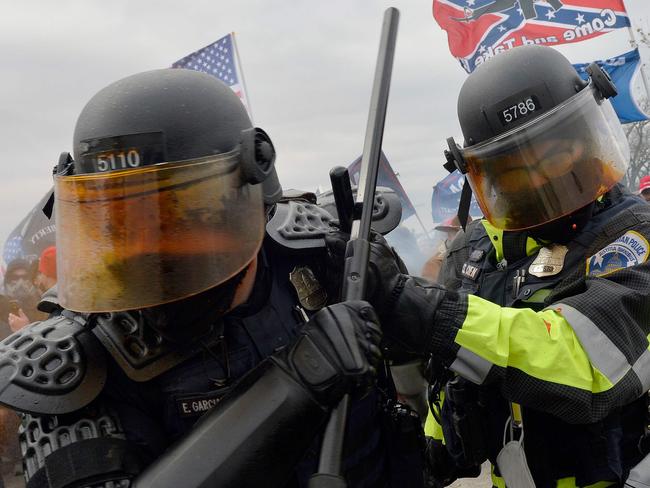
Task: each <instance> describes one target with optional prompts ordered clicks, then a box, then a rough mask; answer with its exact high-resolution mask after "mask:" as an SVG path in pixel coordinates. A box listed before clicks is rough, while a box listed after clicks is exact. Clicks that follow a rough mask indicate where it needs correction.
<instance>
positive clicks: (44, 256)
mask: <svg viewBox="0 0 650 488" xmlns="http://www.w3.org/2000/svg"><path fill="white" fill-rule="evenodd" d="M34 284H35V285H36V287H37V288H38V290H39V291H40V292H41V294H43V293H45V292H46V291H47V290H49V289H50V288H52V287H53V286H54V285H56V246H50V247H46V248H45V249H44V250H43V252H42V253H41V257H40V258H39V259H38V273H37V274H36V278H35V279H34Z"/></svg>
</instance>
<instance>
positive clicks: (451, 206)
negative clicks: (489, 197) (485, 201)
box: [431, 170, 483, 222]
mask: <svg viewBox="0 0 650 488" xmlns="http://www.w3.org/2000/svg"><path fill="white" fill-rule="evenodd" d="M464 183H465V178H464V177H463V175H462V174H461V173H460V171H458V170H456V171H454V172H453V173H450V174H448V175H447V176H445V177H444V178H443V179H442V180H440V181H439V182H438V183H436V185H435V186H434V187H433V195H432V196H431V217H432V218H433V221H434V222H442V221H443V220H447V219H448V218H449V217H453V216H454V215H456V213H457V212H458V204H459V203H460V193H461V191H462V189H463V184H464ZM469 214H470V215H471V216H472V217H478V216H480V215H483V212H481V209H480V208H479V206H478V203H476V199H475V198H474V195H472V203H471V205H470V207H469Z"/></svg>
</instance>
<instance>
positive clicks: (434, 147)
mask: <svg viewBox="0 0 650 488" xmlns="http://www.w3.org/2000/svg"><path fill="white" fill-rule="evenodd" d="M0 5H2V6H3V8H2V15H1V16H0V57H1V59H2V61H3V63H2V64H3V70H2V90H1V91H0V93H1V94H2V103H0V124H1V128H0V133H1V134H2V152H3V154H2V163H1V164H2V166H1V168H2V169H1V180H0V181H1V182H2V191H0V245H1V243H3V242H4V240H5V238H6V236H7V235H8V234H9V232H10V231H11V230H12V229H13V228H14V227H15V225H16V224H17V223H18V221H19V220H20V218H22V217H23V216H24V215H25V214H26V213H27V212H28V211H29V210H30V209H31V208H32V207H33V205H34V203H35V202H36V201H37V200H38V199H39V198H40V197H41V196H42V194H44V193H45V192H46V191H47V189H48V188H49V187H50V185H51V168H52V166H53V165H54V163H55V162H56V160H57V159H58V155H59V153H61V152H62V151H71V149H72V131H73V127H74V124H75V121H76V117H77V115H78V114H79V112H80V111H81V109H82V107H83V106H84V104H85V103H86V102H87V101H88V100H89V99H90V97H92V95H94V94H95V93H96V92H97V91H98V90H99V89H101V88H103V87H104V86H106V85H108V84H109V83H111V82H113V81H115V80H117V79H120V78H122V77H124V76H127V75H130V74H132V73H135V72H139V71H144V70H149V69H155V68H160V67H166V66H169V65H171V63H173V62H174V61H176V60H177V59H179V58H182V57H183V56H185V55H187V54H189V53H190V52H192V51H195V50H197V49H199V48H201V47H203V46H205V45H207V44H210V43H211V42H213V41H215V40H216V39H217V38H219V37H221V36H223V35H225V34H226V33H228V32H230V31H235V32H236V34H237V42H238V47H239V54H240V56H241V62H242V65H243V69H244V74H245V78H246V83H247V87H248V95H249V99H250V101H251V105H252V109H253V113H254V116H255V124H256V125H258V126H259V127H262V128H264V129H265V130H267V132H269V134H270V135H271V137H272V139H273V140H274V143H275V145H276V149H277V151H278V162H277V164H278V169H279V174H280V179H281V181H282V183H283V185H284V186H285V188H300V189H307V190H314V189H315V188H316V187H317V186H318V185H327V181H328V177H327V174H328V170H329V168H330V167H332V166H334V165H340V164H343V165H347V164H348V163H349V162H351V161H352V160H353V159H355V158H356V157H357V156H358V155H359V154H360V153H361V151H362V148H363V139H364V131H365V126H366V119H367V113H368V105H369V99H370V89H371V83H372V77H373V72H374V65H375V61H376V56H377V48H378V42H379V32H380V27H381V19H382V15H383V11H384V9H385V8H386V7H388V6H395V7H397V8H399V9H400V11H401V22H400V28H399V36H398V42H397V52H396V56H395V68H394V74H393V83H392V87H391V95H390V101H389V107H388V117H387V121H386V132H385V137H384V145H383V147H384V151H385V153H386V154H387V156H388V158H389V160H390V161H391V163H392V164H393V167H394V169H395V170H396V171H397V172H398V173H399V175H400V178H401V181H402V184H403V185H404V187H405V188H406V190H407V192H408V193H409V195H410V197H411V200H412V201H413V202H414V204H415V205H416V207H417V209H418V211H419V214H420V216H421V218H422V220H423V221H425V223H427V224H429V223H430V220H431V218H430V215H431V211H430V200H431V188H432V185H433V184H435V182H436V181H438V180H439V179H440V178H442V177H443V176H444V174H445V172H444V170H443V169H442V167H441V163H442V150H443V148H444V146H445V143H444V141H445V139H446V138H447V137H449V136H451V135H453V136H456V137H457V139H461V138H460V129H459V127H458V123H457V119H456V97H457V94H458V91H459V89H460V86H461V84H462V82H463V80H464V79H465V77H466V74H465V72H464V71H463V70H462V69H461V67H460V66H459V64H458V63H457V61H456V60H455V59H454V58H453V57H452V56H451V55H450V54H449V51H448V48H447V38H446V34H445V33H444V31H442V30H441V29H440V28H439V27H438V25H437V24H436V23H435V21H434V20H433V17H432V14H431V0H395V1H393V2H385V1H371V0H364V1H361V0H359V1H355V0H329V1H327V2H322V1H314V0H311V1H307V0H304V1H301V2H299V1H297V0H295V1H289V0H284V1H273V0H266V1H262V0H236V1H235V0H231V1H224V0H221V1H215V0H196V1H195V0H185V1H182V2H181V1H180V0H176V1H170V0H155V1H154V0H137V1H136V0H131V1H127V0H111V1H110V2H108V1H101V2H100V1H91V0H85V1H82V0H78V1H69V0H56V1H51V0H49V1H45V0H42V1H41V0H31V1H24V2H10V1H8V0H3V1H2V2H0ZM626 5H627V9H628V13H629V14H630V17H631V18H632V21H633V23H635V24H636V25H638V26H640V27H643V28H645V29H648V26H649V18H650V2H649V1H648V0H626ZM627 38H628V35H627V31H625V30H621V31H617V32H612V33H609V34H606V35H604V36H601V37H600V38H598V39H595V40H592V41H586V42H583V43H579V44H575V45H573V46H568V47H561V48H560V50H562V51H563V52H564V53H565V54H567V55H568V56H569V57H570V59H571V60H572V62H586V61H591V60H593V59H597V58H607V57H612V56H615V55H617V54H620V53H622V52H624V51H627V50H629V44H628V43H627ZM649 55H650V53H649V52H648V50H645V51H642V56H644V60H645V61H646V63H648V62H650V56H649ZM649 75H650V72H649Z"/></svg>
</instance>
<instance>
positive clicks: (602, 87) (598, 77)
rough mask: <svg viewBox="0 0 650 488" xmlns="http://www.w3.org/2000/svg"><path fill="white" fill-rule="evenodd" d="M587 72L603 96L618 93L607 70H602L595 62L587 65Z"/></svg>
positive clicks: (606, 96)
mask: <svg viewBox="0 0 650 488" xmlns="http://www.w3.org/2000/svg"><path fill="white" fill-rule="evenodd" d="M587 73H589V77H590V78H591V81H592V82H593V83H594V85H595V86H596V88H597V89H598V91H599V92H600V95H601V96H602V97H603V98H611V97H615V96H616V95H617V94H618V90H617V89H616V85H615V84H614V82H613V81H612V79H611V77H610V76H609V74H608V73H607V71H605V70H603V68H601V67H600V66H599V65H598V64H597V63H591V64H590V65H589V66H587Z"/></svg>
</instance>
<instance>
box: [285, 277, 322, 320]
mask: <svg viewBox="0 0 650 488" xmlns="http://www.w3.org/2000/svg"><path fill="white" fill-rule="evenodd" d="M289 281H291V284H292V285H293V287H294V288H295V289H296V293H297V294H298V301H299V302H300V305H302V306H303V308H304V309H305V310H309V311H310V312H315V311H317V310H320V309H321V308H323V307H324V306H325V304H326V303H327V292H326V291H325V289H324V288H323V287H322V286H321V284H320V283H319V282H318V280H317V279H316V276H314V272H313V271H312V270H311V269H310V268H309V267H308V266H296V267H295V268H293V271H292V272H291V273H289Z"/></svg>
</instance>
